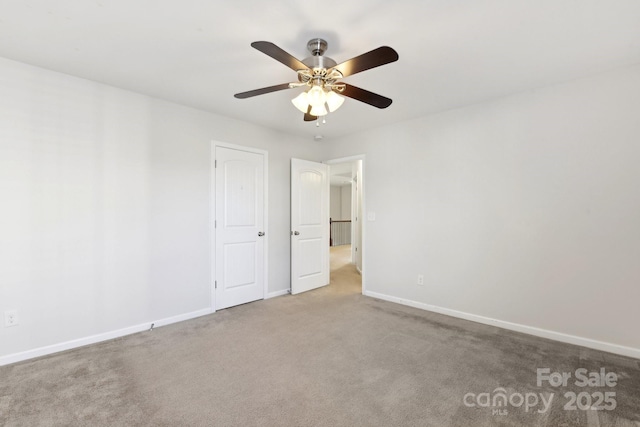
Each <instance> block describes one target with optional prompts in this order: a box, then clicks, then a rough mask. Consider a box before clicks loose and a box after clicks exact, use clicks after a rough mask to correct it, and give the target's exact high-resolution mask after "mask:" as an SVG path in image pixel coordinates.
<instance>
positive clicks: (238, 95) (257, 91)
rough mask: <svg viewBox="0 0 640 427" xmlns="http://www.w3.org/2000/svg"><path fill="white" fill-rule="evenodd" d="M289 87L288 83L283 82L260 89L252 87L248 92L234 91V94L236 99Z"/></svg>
mask: <svg viewBox="0 0 640 427" xmlns="http://www.w3.org/2000/svg"><path fill="white" fill-rule="evenodd" d="M284 89H289V83H283V84H281V85H275V86H269V87H263V88H261V89H254V90H250V91H248V92H240V93H236V94H235V95H233V96H235V97H236V98H238V99H245V98H251V97H252V96H258V95H264V94H265V93H271V92H277V91H279V90H284Z"/></svg>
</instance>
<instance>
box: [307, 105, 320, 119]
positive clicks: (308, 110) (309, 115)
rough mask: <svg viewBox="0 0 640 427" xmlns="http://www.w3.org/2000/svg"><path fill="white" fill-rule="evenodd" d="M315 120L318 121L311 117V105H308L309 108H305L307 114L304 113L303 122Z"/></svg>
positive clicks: (315, 117)
mask: <svg viewBox="0 0 640 427" xmlns="http://www.w3.org/2000/svg"><path fill="white" fill-rule="evenodd" d="M315 120H318V117H317V116H313V115H311V105H309V108H307V112H306V113H304V121H305V122H313V121H315Z"/></svg>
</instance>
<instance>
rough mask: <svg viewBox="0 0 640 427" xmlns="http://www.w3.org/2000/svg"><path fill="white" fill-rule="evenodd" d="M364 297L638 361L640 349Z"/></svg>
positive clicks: (404, 301) (398, 300) (416, 304)
mask: <svg viewBox="0 0 640 427" xmlns="http://www.w3.org/2000/svg"><path fill="white" fill-rule="evenodd" d="M365 295H366V296H369V297H372V298H378V299H381V300H385V301H390V302H395V303H398V304H402V305H407V306H409V307H414V308H419V309H422V310H426V311H431V312H434V313H439V314H444V315H446V316H452V317H457V318H459V319H465V320H470V321H472V322H478V323H483V324H485V325H491V326H496V327H498V328H502V329H508V330H511V331H516V332H522V333H525V334H529V335H535V336H537V337H542V338H548V339H551V340H554V341H560V342H564V343H567V344H573V345H579V346H582V347H588V348H592V349H595V350H601V351H606V352H609V353H615V354H620V355H623V356H627V357H633V358H636V359H640V349H638V348H633V347H626V346H622V345H618V344H612V343H608V342H604V341H597V340H593V339H590V338H584V337H578V336H575V335H569V334H564V333H562V332H555V331H550V330H547V329H541V328H536V327H533V326H527V325H521V324H519V323H512V322H506V321H504V320H498V319H492V318H490V317H484V316H478V315H476V314H470V313H465V312H462V311H457V310H452V309H449V308H443V307H438V306H435V305H431V304H425V303H422V302H417V301H412V300H408V299H404V298H398V297H393V296H390V295H385V294H380V293H377V292H371V291H368V292H366V293H365Z"/></svg>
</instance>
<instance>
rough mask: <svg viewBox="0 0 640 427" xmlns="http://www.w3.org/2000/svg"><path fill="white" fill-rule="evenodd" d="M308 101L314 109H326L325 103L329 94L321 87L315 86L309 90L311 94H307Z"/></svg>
mask: <svg viewBox="0 0 640 427" xmlns="http://www.w3.org/2000/svg"><path fill="white" fill-rule="evenodd" d="M307 100H308V101H309V104H310V105H311V106H312V107H314V108H320V107H322V108H324V103H325V102H327V94H326V92H325V91H324V89H322V87H321V86H315V85H314V86H313V87H311V89H309V92H307ZM314 116H315V114H314Z"/></svg>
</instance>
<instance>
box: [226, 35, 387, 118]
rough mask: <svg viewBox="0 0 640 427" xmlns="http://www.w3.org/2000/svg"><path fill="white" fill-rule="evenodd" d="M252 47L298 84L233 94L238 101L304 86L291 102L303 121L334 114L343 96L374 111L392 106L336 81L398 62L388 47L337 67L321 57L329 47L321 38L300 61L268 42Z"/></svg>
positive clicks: (285, 84)
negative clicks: (295, 76) (284, 68)
mask: <svg viewBox="0 0 640 427" xmlns="http://www.w3.org/2000/svg"><path fill="white" fill-rule="evenodd" d="M251 46H252V47H254V48H255V49H257V50H259V51H260V52H262V53H264V54H265V55H268V56H270V57H272V58H273V59H275V60H276V61H279V62H281V63H283V64H284V65H286V66H287V67H289V68H291V69H292V70H294V71H295V72H297V73H298V81H297V82H294V83H283V84H279V85H275V86H269V87H263V88H261V89H255V90H250V91H248V92H241V93H236V94H235V95H234V96H235V97H236V98H238V99H245V98H251V97H253V96H257V95H264V94H265V93H271V92H277V91H280V90H284V89H293V88H297V87H307V90H305V91H304V92H302V93H301V94H300V95H298V96H297V97H295V98H294V99H293V100H291V102H292V103H293V105H294V106H295V107H296V108H297V109H298V110H300V111H302V112H303V113H304V120H305V121H315V120H318V117H321V116H325V115H327V114H328V113H329V112H334V111H335V110H337V109H338V108H340V106H341V105H342V103H343V102H344V96H346V97H349V98H352V99H356V100H358V101H361V102H364V103H366V104H369V105H372V106H374V107H377V108H387V107H388V106H389V105H391V102H392V101H391V99H389V98H386V97H384V96H382V95H378V94H376V93H373V92H369V91H367V90H364V89H360V88H358V87H355V86H352V85H350V84H347V83H342V82H340V81H339V80H341V79H342V78H344V77H348V76H351V75H353V74H356V73H359V72H361V71H366V70H369V69H371V68H375V67H379V66H381V65H385V64H389V63H391V62H395V61H397V60H398V53H397V52H396V51H395V50H393V49H392V48H390V47H388V46H382V47H379V48H377V49H374V50H372V51H369V52H367V53H363V54H362V55H360V56H356V57H355V58H351V59H349V60H347V61H344V62H342V63H340V64H338V63H336V61H334V60H333V59H331V58H329V57H328V56H324V53H325V51H326V50H327V46H328V45H327V42H326V41H325V40H323V39H320V38H316V39H311V40H309V43H307V49H308V50H309V52H311V56H310V57H308V58H305V59H303V60H302V61H300V60H298V59H296V58H294V57H293V56H291V55H290V54H288V53H287V52H285V51H284V50H282V49H281V48H279V47H278V46H276V45H275V44H273V43H271V42H265V41H258V42H253V43H251ZM327 110H328V111H327Z"/></svg>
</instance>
